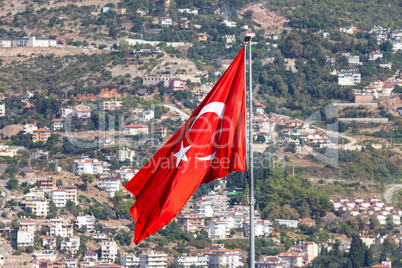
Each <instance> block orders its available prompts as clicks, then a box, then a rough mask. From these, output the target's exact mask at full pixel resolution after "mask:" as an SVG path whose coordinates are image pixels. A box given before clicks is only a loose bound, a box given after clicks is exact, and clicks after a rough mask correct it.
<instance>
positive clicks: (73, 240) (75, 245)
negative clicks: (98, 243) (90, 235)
mask: <svg viewBox="0 0 402 268" xmlns="http://www.w3.org/2000/svg"><path fill="white" fill-rule="evenodd" d="M60 246H61V250H63V249H64V250H67V251H69V252H70V253H72V254H75V253H77V252H78V250H79V249H80V238H79V237H78V236H72V237H69V238H67V239H66V240H63V241H61V245H60Z"/></svg>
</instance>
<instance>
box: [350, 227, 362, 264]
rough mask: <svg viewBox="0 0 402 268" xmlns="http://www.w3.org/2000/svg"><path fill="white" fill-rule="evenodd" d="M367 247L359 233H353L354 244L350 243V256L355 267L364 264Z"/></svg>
mask: <svg viewBox="0 0 402 268" xmlns="http://www.w3.org/2000/svg"><path fill="white" fill-rule="evenodd" d="M365 253H366V248H365V246H364V244H363V241H362V240H361V239H360V237H359V235H358V234H353V235H352V244H351V245H350V252H349V258H350V260H351V261H352V265H353V267H362V266H363V264H364V256H365Z"/></svg>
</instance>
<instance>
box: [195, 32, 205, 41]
mask: <svg viewBox="0 0 402 268" xmlns="http://www.w3.org/2000/svg"><path fill="white" fill-rule="evenodd" d="M196 36H197V39H198V41H207V34H206V33H199V34H197V35H196Z"/></svg>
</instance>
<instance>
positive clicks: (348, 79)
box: [338, 70, 361, 86]
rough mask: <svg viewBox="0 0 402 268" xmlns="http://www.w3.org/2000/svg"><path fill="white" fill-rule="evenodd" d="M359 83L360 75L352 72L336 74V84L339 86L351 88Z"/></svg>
mask: <svg viewBox="0 0 402 268" xmlns="http://www.w3.org/2000/svg"><path fill="white" fill-rule="evenodd" d="M360 83H361V74H359V73H356V72H355V71H353V70H347V71H342V72H340V73H338V84H339V85H341V86H353V85H357V84H360Z"/></svg>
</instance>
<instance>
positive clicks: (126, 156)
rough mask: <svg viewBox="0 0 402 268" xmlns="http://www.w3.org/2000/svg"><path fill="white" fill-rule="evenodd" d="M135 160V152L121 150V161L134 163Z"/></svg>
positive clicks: (126, 149)
mask: <svg viewBox="0 0 402 268" xmlns="http://www.w3.org/2000/svg"><path fill="white" fill-rule="evenodd" d="M134 158H135V151H134V150H130V149H129V148H127V147H126V148H121V149H119V161H120V162H124V161H130V162H133V161H134Z"/></svg>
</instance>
